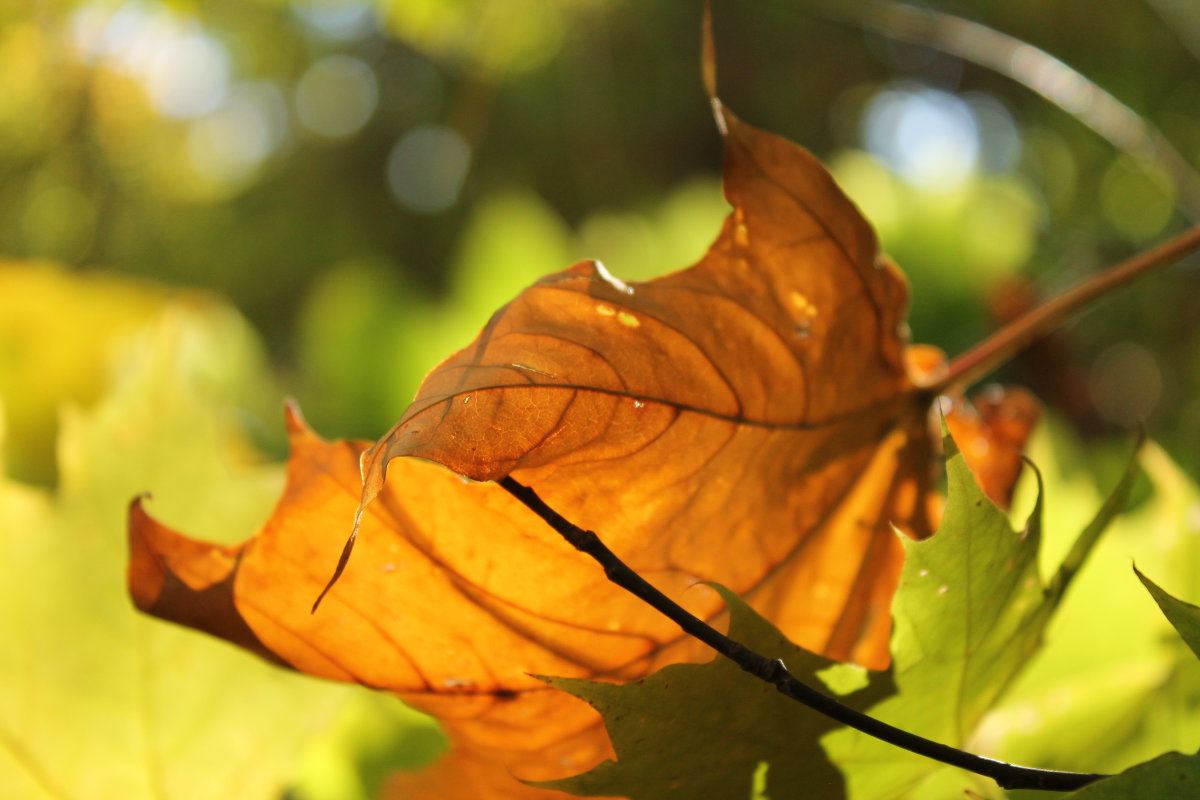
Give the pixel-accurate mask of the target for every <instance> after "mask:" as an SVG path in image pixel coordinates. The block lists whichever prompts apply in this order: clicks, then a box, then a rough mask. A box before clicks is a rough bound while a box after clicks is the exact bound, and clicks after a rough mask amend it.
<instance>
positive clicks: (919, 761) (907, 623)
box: [827, 439, 1135, 800]
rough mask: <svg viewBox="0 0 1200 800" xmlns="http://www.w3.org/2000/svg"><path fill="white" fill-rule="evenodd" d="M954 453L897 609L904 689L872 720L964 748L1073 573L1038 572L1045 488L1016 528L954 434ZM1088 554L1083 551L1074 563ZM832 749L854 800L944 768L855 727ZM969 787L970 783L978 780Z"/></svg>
mask: <svg viewBox="0 0 1200 800" xmlns="http://www.w3.org/2000/svg"><path fill="white" fill-rule="evenodd" d="M947 452H948V454H949V456H950V457H949V459H948V460H947V463H946V472H947V476H948V481H949V487H948V498H947V502H946V510H945V515H944V517H943V519H942V524H941V526H940V527H939V528H938V533H937V535H935V536H934V537H932V538H931V539H929V540H928V541H925V542H910V543H907V544H906V549H907V551H908V552H907V559H906V561H905V564H904V571H903V574H902V576H901V580H900V589H899V590H898V591H897V593H896V600H895V604H894V614H895V619H896V632H895V634H894V636H893V641H892V652H893V657H894V659H895V661H894V667H893V669H894V671H895V676H896V685H897V689H898V692H897V695H896V696H895V697H892V698H889V699H887V700H884V701H883V702H882V703H880V704H879V705H878V706H875V707H874V708H872V709H870V710H869V711H868V713H870V714H871V715H872V716H875V717H877V718H879V719H881V720H883V721H885V722H890V723H891V724H893V725H897V726H900V727H903V728H904V729H905V730H908V731H911V732H913V733H917V734H919V735H921V736H925V737H927V738H930V739H933V740H935V741H938V742H942V743H944V744H949V745H951V746H954V747H962V746H964V745H966V743H967V742H968V741H969V739H970V737H971V735H972V734H973V733H974V732H975V730H976V728H977V726H978V725H979V722H980V720H981V719H982V718H983V715H984V713H985V712H986V711H988V710H989V709H990V708H991V707H992V706H993V705H994V704H995V703H996V702H997V700H998V699H999V698H1000V696H1001V694H1002V692H1003V691H1004V689H1005V688H1006V687H1007V686H1008V685H1009V683H1010V682H1011V681H1012V679H1013V678H1014V677H1015V676H1016V674H1017V673H1018V672H1019V671H1020V669H1021V668H1022V667H1023V666H1024V665H1025V664H1026V663H1027V662H1028V660H1029V659H1030V657H1031V656H1032V654H1033V653H1034V652H1035V651H1036V650H1037V648H1038V647H1039V646H1040V644H1041V639H1042V634H1043V631H1044V630H1045V627H1046V624H1047V623H1048V622H1049V620H1050V618H1051V615H1052V614H1053V612H1054V610H1055V608H1056V607H1057V605H1058V602H1059V601H1060V600H1061V599H1062V590H1063V589H1064V588H1065V581H1066V578H1065V577H1064V578H1056V579H1055V580H1053V581H1051V582H1050V584H1049V585H1045V584H1043V581H1042V580H1041V578H1040V576H1039V573H1038V563H1037V562H1038V549H1039V545H1040V539H1041V513H1042V512H1041V504H1042V498H1041V496H1040V493H1039V498H1038V501H1037V504H1036V505H1035V507H1034V509H1033V511H1032V513H1031V514H1030V516H1029V518H1028V521H1027V522H1026V524H1025V526H1024V528H1023V529H1021V530H1013V529H1012V528H1011V527H1010V525H1009V522H1008V519H1007V517H1006V516H1005V515H1004V514H1003V513H1002V512H1001V511H1000V510H999V509H997V508H996V506H995V505H993V504H992V502H991V501H990V500H988V498H987V497H986V496H985V495H984V494H983V492H982V491H981V489H980V488H979V487H978V485H977V484H976V483H975V481H974V480H973V478H972V476H971V473H970V471H969V469H968V468H967V466H966V463H965V460H964V458H963V457H962V455H961V454H959V453H957V452H956V451H955V449H954V445H953V442H952V441H951V440H950V439H947ZM1134 474H1135V471H1134V468H1133V464H1132V463H1131V464H1130V468H1129V469H1128V470H1127V471H1126V475H1125V477H1124V479H1123V480H1122V481H1121V483H1120V484H1119V486H1118V487H1117V488H1116V490H1114V492H1113V498H1112V500H1111V501H1110V502H1108V503H1106V504H1105V505H1104V506H1103V507H1102V508H1101V510H1100V511H1099V513H1098V514H1097V516H1096V518H1095V519H1094V520H1093V522H1092V523H1091V524H1090V525H1089V526H1088V528H1087V529H1085V532H1084V533H1083V534H1082V535H1081V536H1080V541H1081V542H1084V543H1085V545H1086V547H1087V548H1090V547H1091V546H1092V545H1094V543H1095V540H1096V536H1095V535H1096V534H1097V533H1098V531H1099V530H1102V529H1103V528H1104V527H1105V526H1106V525H1107V524H1108V522H1109V521H1111V519H1112V518H1113V516H1115V514H1116V513H1117V512H1118V511H1119V510H1120V509H1121V508H1122V507H1123V505H1124V498H1126V497H1127V496H1128V492H1129V489H1130V487H1131V485H1132V482H1133V476H1134ZM1085 556H1086V552H1082V551H1081V552H1076V553H1073V554H1072V556H1071V558H1070V559H1069V561H1070V568H1071V569H1072V570H1073V569H1075V568H1077V567H1078V565H1079V563H1078V562H1081V561H1082V560H1083V558H1084V557H1085ZM827 742H828V744H829V749H830V753H831V756H832V757H833V759H834V761H835V762H837V763H838V764H839V765H841V766H842V767H843V769H844V770H845V771H846V773H847V777H848V780H849V784H850V788H851V797H853V798H855V800H868V799H869V800H882V799H883V798H899V797H906V796H908V794H907V793H909V792H910V791H912V789H913V787H915V786H917V785H919V784H920V783H921V782H922V781H923V780H925V779H926V778H927V777H928V776H930V775H931V774H933V773H934V772H936V771H939V770H940V769H941V767H940V765H938V764H937V763H936V762H933V761H930V760H928V759H925V758H922V757H919V756H915V755H912V754H910V753H907V752H904V751H902V750H899V749H897V748H895V747H892V746H890V745H887V744H884V743H883V742H880V741H879V740H876V739H872V738H870V737H867V736H865V735H863V734H860V733H858V732H857V731H852V730H843V731H840V732H838V733H836V734H833V735H832V736H830V737H828V739H827ZM868 764H869V765H870V766H869V768H868V767H867V766H866V765H868ZM963 780H964V784H963V786H964V787H965V786H968V785H970V784H971V783H973V782H974V781H975V779H973V778H964V779H963Z"/></svg>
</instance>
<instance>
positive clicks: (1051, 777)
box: [499, 477, 1108, 792]
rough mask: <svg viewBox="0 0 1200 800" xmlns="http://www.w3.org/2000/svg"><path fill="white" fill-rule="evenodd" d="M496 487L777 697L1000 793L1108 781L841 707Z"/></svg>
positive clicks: (534, 506)
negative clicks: (986, 753) (961, 746)
mask: <svg viewBox="0 0 1200 800" xmlns="http://www.w3.org/2000/svg"><path fill="white" fill-rule="evenodd" d="M499 484H500V485H501V486H502V487H504V489H505V490H507V491H508V493H509V494H511V495H512V496H513V497H515V498H516V499H517V500H519V501H521V503H523V504H524V505H525V506H526V507H527V508H529V510H531V511H532V512H533V513H535V514H537V515H538V516H539V517H541V518H542V520H544V521H545V522H546V524H547V525H549V526H550V527H551V528H553V529H554V530H555V531H556V532H558V534H559V535H561V536H562V537H563V538H564V539H566V540H567V542H569V543H570V544H571V546H572V547H574V548H575V549H576V550H579V551H580V552H583V553H585V554H587V555H589V556H591V557H592V558H593V559H594V560H595V561H596V562H597V563H599V564H600V566H601V567H603V568H604V574H605V575H606V576H607V577H608V579H609V580H610V581H612V582H613V583H615V584H617V585H618V586H620V587H621V588H622V589H625V590H626V591H628V592H630V593H632V594H633V595H635V596H637V597H639V598H641V599H642V600H644V601H645V602H647V603H649V604H650V605H651V606H653V607H654V608H655V609H657V610H658V611H659V612H661V613H662V614H664V615H665V616H667V617H669V618H670V619H671V620H672V621H674V622H675V623H676V624H678V625H679V627H680V628H682V629H683V630H684V632H685V633H687V634H688V635H690V636H693V637H695V638H696V639H699V640H700V641H701V642H704V644H706V645H708V646H709V647H711V648H712V649H713V650H716V651H717V652H718V653H720V654H721V655H723V656H725V657H726V658H728V659H730V660H732V661H733V662H734V663H736V664H737V665H738V666H739V667H741V668H742V669H744V670H745V671H746V672H749V673H750V674H752V675H754V676H756V677H758V678H761V679H762V680H764V681H766V682H767V683H770V684H772V685H774V686H775V688H776V689H778V690H779V691H780V692H781V693H783V694H785V695H787V696H788V697H790V698H792V699H793V700H796V701H798V702H800V703H803V704H804V705H806V706H808V707H809V708H811V709H813V710H814V711H817V712H819V713H821V714H824V715H825V716H827V717H829V718H830V719H833V720H836V721H838V722H841V723H842V724H844V725H848V726H850V727H851V728H854V729H856V730H859V731H862V732H863V733H865V734H867V735H868V736H873V737H875V738H877V739H881V740H882V741H885V742H888V743H890V744H894V745H896V746H897V747H902V748H904V749H905V750H908V751H910V752H913V753H916V754H918V755H922V756H926V757H927V758H932V759H934V760H935V761H940V762H942V763H943V764H950V765H952V766H955V767H960V768H962V769H965V770H968V771H970V772H974V773H976V774H978V775H983V776H985V777H988V778H991V779H992V780H994V781H996V783H998V784H999V785H1000V786H1001V787H1002V788H1004V789H1043V790H1049V791H1060V792H1065V791H1071V790H1073V789H1078V788H1079V787H1081V786H1086V785H1087V784H1089V783H1091V782H1093V781H1096V780H1099V779H1100V778H1105V777H1108V776H1106V775H1097V774H1092V773H1079V772H1060V771H1057V770H1043V769H1033V768H1030V767H1020V766H1016V765H1014V764H1008V763H1006V762H1003V761H997V760H995V759H991V758H984V757H983V756H977V755H974V754H972V753H966V752H963V751H962V750H958V749H956V748H953V747H950V746H948V745H944V744H940V743H938V742H934V741H930V740H929V739H925V738H923V737H921V736H917V735H915V734H912V733H909V732H908V731H905V730H901V729H900V728H897V727H894V726H892V725H889V724H887V723H886V722H881V721H879V720H877V719H875V718H874V717H869V716H867V715H866V714H863V713H862V712H860V711H856V710H854V709H853V708H850V707H849V706H846V705H843V704H842V703H839V702H838V701H837V700H835V699H833V698H832V697H829V696H828V695H825V694H823V693H822V692H819V691H817V690H816V689H814V688H812V687H811V686H809V685H808V684H806V683H804V682H802V681H800V680H798V679H797V678H796V677H795V676H793V675H792V674H791V673H790V672H788V670H787V667H786V666H784V663H783V662H782V661H780V660H779V659H769V658H766V657H765V656H762V655H760V654H758V653H756V652H754V651H753V650H751V649H749V648H748V647H746V646H745V645H743V644H741V643H739V642H736V641H734V640H733V639H730V638H729V637H728V636H726V635H724V634H723V633H720V632H719V631H717V630H716V629H715V628H713V627H712V626H711V625H709V624H708V623H706V622H705V621H704V620H702V619H700V618H698V617H696V616H694V615H693V614H691V613H689V612H688V611H686V610H685V609H684V608H683V607H682V606H680V605H679V604H678V603H676V602H675V601H673V600H672V599H671V598H669V597H667V596H666V595H665V594H663V593H662V592H660V591H659V590H658V589H656V588H655V587H654V586H653V585H651V584H650V583H649V582H648V581H646V579H644V578H643V577H642V576H641V575H638V574H637V573H636V572H635V571H634V570H633V569H631V568H630V567H629V566H628V565H626V564H625V562H623V561H621V559H620V558H618V557H617V555H616V554H615V553H613V551H611V550H609V549H608V547H607V546H606V545H605V544H604V542H602V541H600V537H599V536H597V535H596V534H595V533H594V532H592V531H588V530H584V529H582V528H580V527H578V526H577V525H574V524H572V523H571V522H570V521H568V520H567V519H566V518H564V517H563V516H562V515H561V514H559V513H558V512H557V511H555V510H554V509H553V508H551V507H550V506H548V505H547V504H546V502H545V501H544V500H542V498H540V497H539V496H538V495H537V493H536V492H535V491H534V490H533V489H531V488H529V487H528V486H525V485H524V484H522V483H519V482H517V481H516V480H514V479H513V478H512V477H505V478H502V479H501V480H500V481H499Z"/></svg>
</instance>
